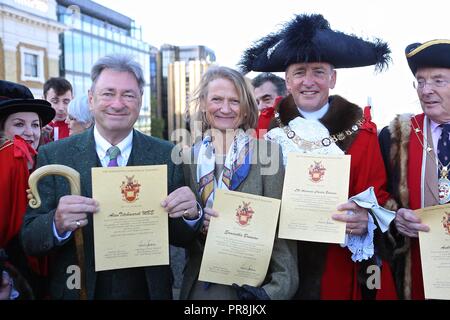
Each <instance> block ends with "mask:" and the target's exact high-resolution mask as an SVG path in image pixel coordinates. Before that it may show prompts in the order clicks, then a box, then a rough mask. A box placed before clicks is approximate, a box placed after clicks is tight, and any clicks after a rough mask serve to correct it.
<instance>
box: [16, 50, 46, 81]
mask: <svg viewBox="0 0 450 320" xmlns="http://www.w3.org/2000/svg"><path fill="white" fill-rule="evenodd" d="M20 68H21V72H20V73H21V74H20V78H21V80H22V81H38V82H42V83H44V81H45V80H44V77H45V76H44V51H43V50H34V49H30V48H27V47H21V48H20Z"/></svg>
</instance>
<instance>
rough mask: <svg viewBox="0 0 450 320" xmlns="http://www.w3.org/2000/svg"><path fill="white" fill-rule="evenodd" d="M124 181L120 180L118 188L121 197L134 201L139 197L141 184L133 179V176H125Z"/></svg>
mask: <svg viewBox="0 0 450 320" xmlns="http://www.w3.org/2000/svg"><path fill="white" fill-rule="evenodd" d="M125 178H126V181H122V185H121V186H120V190H121V193H122V199H123V201H126V202H134V201H136V200H137V199H139V191H140V187H141V185H140V184H139V182H138V181H137V180H133V179H134V176H131V177H128V176H125Z"/></svg>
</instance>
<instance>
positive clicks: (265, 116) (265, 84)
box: [252, 72, 286, 138]
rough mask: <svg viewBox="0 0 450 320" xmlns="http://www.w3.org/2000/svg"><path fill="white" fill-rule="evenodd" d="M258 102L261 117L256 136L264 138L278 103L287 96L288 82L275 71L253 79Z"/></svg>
mask: <svg viewBox="0 0 450 320" xmlns="http://www.w3.org/2000/svg"><path fill="white" fill-rule="evenodd" d="M252 85H253V88H254V89H255V98H256V103H257V104H258V110H259V118H258V125H257V127H256V136H257V137H258V138H262V137H263V136H264V134H265V133H266V132H267V129H268V128H269V125H270V121H271V120H272V119H273V117H274V115H275V109H276V108H277V106H278V103H279V102H280V101H281V99H283V97H285V96H286V83H285V81H284V79H283V78H280V77H278V76H276V75H274V74H273V73H270V72H263V73H261V74H259V75H258V76H257V77H256V78H254V79H253V80H252Z"/></svg>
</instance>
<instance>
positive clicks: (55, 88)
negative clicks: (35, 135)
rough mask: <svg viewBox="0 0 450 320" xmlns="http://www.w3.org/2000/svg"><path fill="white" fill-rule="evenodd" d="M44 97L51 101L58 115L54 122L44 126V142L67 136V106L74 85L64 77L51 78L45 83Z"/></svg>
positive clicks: (71, 97)
mask: <svg viewBox="0 0 450 320" xmlns="http://www.w3.org/2000/svg"><path fill="white" fill-rule="evenodd" d="M44 99H45V100H47V101H48V102H50V104H51V105H52V108H53V109H55V112H56V115H55V118H54V119H53V121H52V122H50V123H49V124H48V125H47V126H45V127H44V128H42V133H43V144H46V143H49V142H51V141H56V140H59V139H64V138H67V137H68V136H69V126H68V124H67V123H66V118H67V107H68V105H69V102H70V101H71V100H72V99H73V89H72V85H71V84H70V82H69V81H67V80H66V79H64V78H50V79H48V80H47V81H46V82H45V83H44Z"/></svg>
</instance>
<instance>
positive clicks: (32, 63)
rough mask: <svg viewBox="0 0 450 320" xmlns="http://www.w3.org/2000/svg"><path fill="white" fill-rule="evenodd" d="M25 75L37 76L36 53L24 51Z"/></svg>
mask: <svg viewBox="0 0 450 320" xmlns="http://www.w3.org/2000/svg"><path fill="white" fill-rule="evenodd" d="M23 56H24V58H25V76H26V77H31V78H37V77H38V67H39V66H38V58H39V57H38V55H37V54H32V53H25V54H24V55H23Z"/></svg>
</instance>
